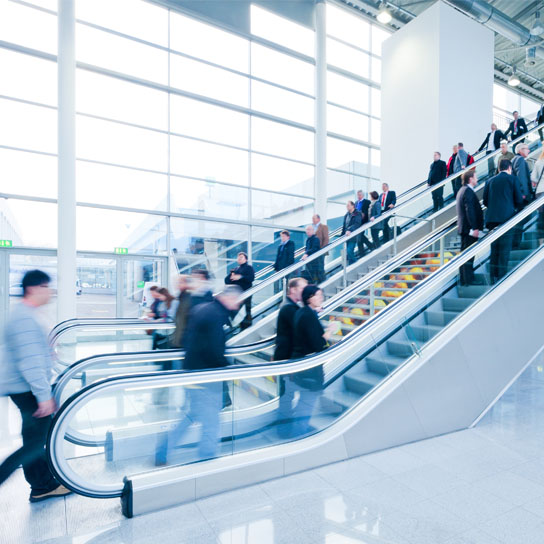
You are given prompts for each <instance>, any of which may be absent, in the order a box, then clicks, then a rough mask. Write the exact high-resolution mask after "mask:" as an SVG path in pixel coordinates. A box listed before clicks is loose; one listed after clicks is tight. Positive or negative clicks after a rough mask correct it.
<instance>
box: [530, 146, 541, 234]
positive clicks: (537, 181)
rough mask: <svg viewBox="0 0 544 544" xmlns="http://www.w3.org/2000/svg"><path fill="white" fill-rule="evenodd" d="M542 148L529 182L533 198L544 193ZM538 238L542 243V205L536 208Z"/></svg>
mask: <svg viewBox="0 0 544 544" xmlns="http://www.w3.org/2000/svg"><path fill="white" fill-rule="evenodd" d="M543 174H544V150H543V151H542V152H541V153H540V156H539V157H538V160H537V161H536V162H535V166H534V168H533V171H532V172H531V182H532V184H533V191H534V193H535V198H541V197H542V195H543V194H544V180H543V179H542V178H543ZM537 228H538V238H539V244H540V245H542V243H543V241H544V206H541V207H540V208H539V209H538V223H537Z"/></svg>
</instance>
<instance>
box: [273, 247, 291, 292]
mask: <svg viewBox="0 0 544 544" xmlns="http://www.w3.org/2000/svg"><path fill="white" fill-rule="evenodd" d="M294 262H295V243H294V242H293V240H287V242H285V244H280V245H279V247H278V251H277V253H276V261H275V262H274V270H275V271H276V272H279V271H280V270H283V269H284V268H287V267H288V266H291V265H292V264H293V263H294ZM282 288H283V281H282V280H278V281H276V282H274V293H279V292H280V291H281V290H282Z"/></svg>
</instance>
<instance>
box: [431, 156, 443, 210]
mask: <svg viewBox="0 0 544 544" xmlns="http://www.w3.org/2000/svg"><path fill="white" fill-rule="evenodd" d="M440 157H441V155H440V152H439V151H435V152H434V161H433V162H432V163H431V168H430V169H429V176H428V178H427V185H428V186H429V187H432V186H433V185H436V184H437V183H440V182H441V181H443V180H445V179H446V175H447V170H448V169H447V166H446V163H445V162H444V161H443V160H441V158H440ZM432 197H433V212H437V211H438V210H441V209H442V208H443V207H444V186H442V187H439V188H438V189H435V190H434V191H433V194H432Z"/></svg>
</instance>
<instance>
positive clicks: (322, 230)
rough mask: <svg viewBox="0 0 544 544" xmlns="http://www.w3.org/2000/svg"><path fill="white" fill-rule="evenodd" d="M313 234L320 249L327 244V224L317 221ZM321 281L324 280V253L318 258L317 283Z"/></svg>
mask: <svg viewBox="0 0 544 544" xmlns="http://www.w3.org/2000/svg"><path fill="white" fill-rule="evenodd" d="M315 235H316V236H317V239H318V240H319V247H320V248H321V249H322V248H324V247H325V246H328V245H329V227H327V225H324V224H323V223H319V226H318V227H317V229H316V231H315ZM323 281H325V255H323V257H321V258H320V259H319V283H321V282H323Z"/></svg>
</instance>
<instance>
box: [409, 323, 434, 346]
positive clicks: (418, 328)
mask: <svg viewBox="0 0 544 544" xmlns="http://www.w3.org/2000/svg"><path fill="white" fill-rule="evenodd" d="M407 330H408V333H409V334H410V335H413V337H414V340H417V341H419V342H427V341H429V340H430V339H431V338H432V337H433V336H435V335H436V334H438V333H439V332H440V331H441V330H442V327H435V326H433V325H411V326H410V328H409V329H407Z"/></svg>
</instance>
